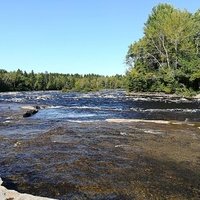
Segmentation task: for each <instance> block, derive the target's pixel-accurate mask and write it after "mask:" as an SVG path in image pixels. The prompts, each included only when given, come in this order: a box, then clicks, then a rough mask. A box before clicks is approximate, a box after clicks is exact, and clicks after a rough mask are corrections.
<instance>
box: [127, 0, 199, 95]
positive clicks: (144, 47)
mask: <svg viewBox="0 0 200 200" xmlns="http://www.w3.org/2000/svg"><path fill="white" fill-rule="evenodd" d="M126 63H127V65H128V66H129V69H128V70H127V79H128V90H129V91H134V92H139V91H140V92H165V93H178V94H181V95H183V96H191V95H195V94H196V93H198V92H199V91H200V9H199V10H197V11H196V12H195V13H190V12H188V11H187V10H180V9H176V8H174V7H173V6H171V5H169V4H159V5H157V6H156V7H154V8H153V9H152V12H151V14H150V15H149V17H148V19H147V21H146V23H145V24H144V34H143V37H142V38H141V39H139V41H136V42H133V43H132V44H131V45H130V46H129V48H128V52H127V55H126Z"/></svg>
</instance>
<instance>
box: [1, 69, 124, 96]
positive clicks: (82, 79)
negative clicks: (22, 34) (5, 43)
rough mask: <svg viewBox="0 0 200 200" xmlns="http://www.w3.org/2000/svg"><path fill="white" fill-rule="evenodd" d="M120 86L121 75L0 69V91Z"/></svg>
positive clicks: (77, 89) (76, 89) (85, 90)
mask: <svg viewBox="0 0 200 200" xmlns="http://www.w3.org/2000/svg"><path fill="white" fill-rule="evenodd" d="M121 88H125V77H124V76H122V75H115V76H101V75H96V74H87V75H79V74H59V73H48V72H45V73H34V71H33V70H32V71H31V72H30V73H27V72H26V71H24V72H23V71H22V70H20V69H18V70H17V71H12V72H7V71H6V70H4V69H1V70H0V92H5V91H37V90H62V91H63V92H68V91H75V92H80V91H81V92H90V91H98V90H101V89H121Z"/></svg>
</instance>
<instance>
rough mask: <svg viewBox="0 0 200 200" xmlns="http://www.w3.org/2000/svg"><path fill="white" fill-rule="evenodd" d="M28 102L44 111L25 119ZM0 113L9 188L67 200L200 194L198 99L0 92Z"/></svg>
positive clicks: (1, 160) (0, 168) (1, 170)
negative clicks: (116, 120)
mask: <svg viewBox="0 0 200 200" xmlns="http://www.w3.org/2000/svg"><path fill="white" fill-rule="evenodd" d="M29 105H31V106H32V105H34V106H36V105H38V106H40V107H41V109H40V110H39V112H38V113H37V114H35V115H33V116H31V117H29V118H23V117H22V116H23V113H24V112H25V110H24V109H23V107H27V106H29ZM0 112H1V115H0V148H1V154H0V177H2V179H3V181H4V185H5V186H6V187H7V188H10V189H15V190H18V191H20V192H26V193H31V194H35V195H41V196H47V197H52V198H57V199H63V200H65V199H70V200H71V199H95V200H100V199H108V200H109V199H112V200H114V199H116V200H117V199H156V198H158V199H170V198H173V197H174V198H175V199H192V198H193V199H195V198H198V197H199V196H198V195H199V191H200V181H199V180H200V179H199V178H200V177H199V174H200V157H199V151H200V145H199V144H200V129H199V127H200V124H199V122H200V101H198V100H188V99H185V98H175V97H174V98H167V97H148V96H145V97H144V96H129V95H127V94H126V92H125V91H123V90H104V91H100V92H91V93H86V94H85V93H75V92H74V93H62V92H59V91H45V92H41V91H39V92H8V93H0ZM109 119H127V120H130V119H145V120H151V123H148V121H144V122H143V121H142V122H134V121H133V122H128V121H127V122H126V121H123V123H120V122H119V121H118V122H114V120H113V121H112V122H109ZM153 120H164V121H170V122H174V123H170V124H162V123H161V124H159V123H157V124H156V123H152V121H153ZM177 122H181V123H177Z"/></svg>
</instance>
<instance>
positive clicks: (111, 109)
mask: <svg viewBox="0 0 200 200" xmlns="http://www.w3.org/2000/svg"><path fill="white" fill-rule="evenodd" d="M0 103H10V104H12V103H18V105H19V104H20V105H21V104H31V105H39V106H46V107H45V109H42V110H41V111H40V112H39V113H38V114H37V115H35V116H34V117H32V119H40V120H48V121H49V120H53V121H66V120H68V121H70V120H73V121H86V120H92V121H94V120H105V119H108V118H125V119H135V118H138V119H141V118H142V119H164V120H180V121H184V120H185V119H186V118H187V119H188V120H191V121H200V102H199V101H190V100H187V99H177V98H171V99H167V98H164V97H159V98H156V97H132V96H127V95H126V93H125V92H124V91H121V90H113V91H112V90H105V91H101V92H94V93H88V94H82V93H61V92H56V91H53V92H52V91H51V92H16V93H12V92H11V93H1V94H0ZM4 106H5V105H4ZM1 109H3V108H1ZM5 109H6V106H5ZM1 120H3V119H1Z"/></svg>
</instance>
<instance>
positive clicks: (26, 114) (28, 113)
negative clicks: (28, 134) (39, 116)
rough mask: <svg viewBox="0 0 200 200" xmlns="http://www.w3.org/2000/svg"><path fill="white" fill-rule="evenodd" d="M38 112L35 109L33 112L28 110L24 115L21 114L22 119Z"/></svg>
mask: <svg viewBox="0 0 200 200" xmlns="http://www.w3.org/2000/svg"><path fill="white" fill-rule="evenodd" d="M37 112H38V110H37V109H35V110H28V111H26V113H24V114H23V117H31V116H32V115H35V114H36V113H37Z"/></svg>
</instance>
